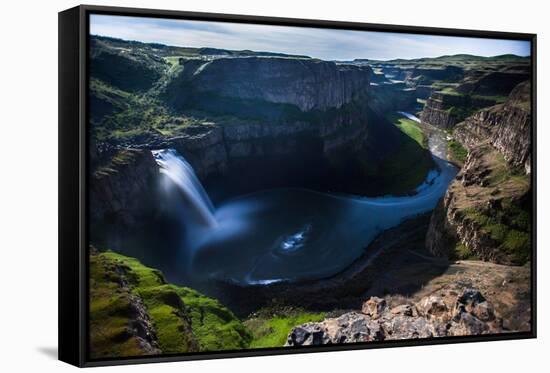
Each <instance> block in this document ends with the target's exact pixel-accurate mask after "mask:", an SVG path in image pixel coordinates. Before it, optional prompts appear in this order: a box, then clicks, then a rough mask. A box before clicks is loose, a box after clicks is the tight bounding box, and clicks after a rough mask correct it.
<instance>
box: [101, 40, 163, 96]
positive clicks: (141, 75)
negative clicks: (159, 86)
mask: <svg viewBox="0 0 550 373" xmlns="http://www.w3.org/2000/svg"><path fill="white" fill-rule="evenodd" d="M111 40H114V39H111V38H102V37H97V36H95V37H93V38H91V39H90V74H91V75H92V76H93V77H94V78H97V79H101V80H103V81H105V82H107V83H109V84H112V85H113V86H115V87H117V88H120V89H122V90H125V91H143V90H147V89H149V88H151V87H152V86H153V84H154V83H155V82H156V81H157V80H158V79H160V77H161V76H162V75H163V74H164V72H165V70H166V69H167V68H168V66H167V63H166V62H165V61H164V60H163V59H162V58H161V57H160V56H158V55H156V54H154V53H147V52H144V51H143V50H138V49H135V50H133V49H131V48H116V47H114V46H113V45H111V43H110V41H111Z"/></svg>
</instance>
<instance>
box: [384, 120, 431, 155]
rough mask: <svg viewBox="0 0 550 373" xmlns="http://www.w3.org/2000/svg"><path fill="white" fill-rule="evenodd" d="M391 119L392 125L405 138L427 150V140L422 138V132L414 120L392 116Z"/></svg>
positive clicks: (424, 137)
mask: <svg viewBox="0 0 550 373" xmlns="http://www.w3.org/2000/svg"><path fill="white" fill-rule="evenodd" d="M391 119H392V122H393V124H395V125H396V126H397V127H398V128H399V129H400V130H401V131H403V132H404V133H405V134H406V135H407V136H409V137H410V138H412V139H413V140H414V141H416V142H417V143H418V145H420V146H422V147H423V148H427V145H428V138H427V137H426V136H424V132H423V131H422V129H421V128H420V127H419V126H418V124H417V123H416V122H415V121H414V120H411V119H408V118H405V117H398V116H394V117H392V118H391Z"/></svg>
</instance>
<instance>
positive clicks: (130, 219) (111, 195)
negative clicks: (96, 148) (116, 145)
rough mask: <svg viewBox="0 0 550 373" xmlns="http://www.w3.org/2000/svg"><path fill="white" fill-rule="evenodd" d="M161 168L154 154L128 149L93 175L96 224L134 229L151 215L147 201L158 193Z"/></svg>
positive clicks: (93, 205)
mask: <svg viewBox="0 0 550 373" xmlns="http://www.w3.org/2000/svg"><path fill="white" fill-rule="evenodd" d="M157 175H158V167H157V164H156V163H155V160H154V158H153V156H152V154H151V152H150V151H147V150H139V149H125V150H120V151H119V152H118V153H116V154H115V155H114V156H113V157H112V158H111V160H110V161H109V163H108V164H105V165H103V166H101V167H98V168H96V170H95V172H94V173H93V174H92V175H91V177H92V178H93V182H91V183H90V206H92V208H91V209H90V214H91V218H92V221H101V222H104V223H107V224H109V223H114V222H118V223H121V226H132V225H134V223H135V222H136V221H138V220H139V219H137V218H138V217H139V216H140V215H142V214H144V213H146V212H147V211H148V206H147V203H146V200H145V198H144V197H146V196H148V195H150V194H151V192H152V191H153V190H154V187H153V186H154V181H155V179H156V176H157Z"/></svg>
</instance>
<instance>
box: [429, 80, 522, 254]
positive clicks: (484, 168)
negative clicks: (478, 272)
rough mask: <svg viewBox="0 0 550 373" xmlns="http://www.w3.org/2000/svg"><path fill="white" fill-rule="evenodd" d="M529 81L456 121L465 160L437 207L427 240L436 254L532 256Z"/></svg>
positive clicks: (458, 137)
mask: <svg viewBox="0 0 550 373" xmlns="http://www.w3.org/2000/svg"><path fill="white" fill-rule="evenodd" d="M529 92H530V86H529V84H528V83H522V84H519V85H518V86H517V87H516V88H515V89H514V91H513V93H512V94H511V95H510V97H509V99H508V101H507V102H506V103H504V104H501V105H496V106H493V107H490V108H488V109H484V110H481V111H479V112H477V113H475V114H474V115H472V116H471V117H469V118H467V119H466V120H465V121H464V122H463V123H460V124H459V125H457V126H456V127H455V131H454V136H455V137H456V139H457V140H458V141H459V142H460V143H462V144H463V145H464V146H465V147H466V148H467V149H468V156H467V158H466V161H465V163H464V165H463V167H462V169H461V170H460V172H459V173H458V174H457V176H456V180H455V181H454V182H453V183H451V185H449V188H448V190H447V192H446V194H445V197H444V198H443V201H442V202H441V203H440V205H439V206H438V207H437V208H436V210H435V211H434V213H433V215H432V217H431V222H430V228H429V229H428V233H427V236H426V246H427V248H428V249H429V250H430V251H431V252H432V254H434V255H438V256H451V257H456V256H457V255H458V257H459V258H460V257H476V258H479V259H482V260H487V261H492V262H495V263H503V264H524V263H525V262H526V261H528V260H529V259H530V245H531V241H530V229H531V228H530V219H531V216H530V214H531V205H530V190H531V187H530V178H529V174H530V172H531V164H530V162H531V115H530V98H529Z"/></svg>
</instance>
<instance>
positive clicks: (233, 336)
mask: <svg viewBox="0 0 550 373" xmlns="http://www.w3.org/2000/svg"><path fill="white" fill-rule="evenodd" d="M100 263H101V265H98V264H100ZM116 268H123V269H124V277H125V278H126V279H127V281H128V284H129V287H130V289H131V293H132V294H134V295H136V296H139V297H141V299H142V300H143V302H144V304H145V306H146V308H147V311H148V313H149V316H150V318H151V320H152V322H153V324H154V326H155V329H156V332H157V337H158V342H159V346H160V348H161V350H162V352H163V353H182V352H189V351H194V350H197V347H198V350H201V351H206V350H208V351H213V350H223V349H240V348H245V347H246V346H247V345H248V343H249V340H250V336H249V335H248V333H247V331H246V330H245V328H244V326H243V325H242V324H241V323H240V321H239V320H238V319H237V318H236V317H235V316H234V315H233V314H232V313H231V311H229V310H228V309H227V308H226V307H224V306H223V305H221V304H220V303H219V302H217V301H216V300H214V299H211V298H208V297H205V296H203V295H202V294H200V293H198V292H196V291H194V290H191V289H188V288H185V287H178V286H174V285H171V284H167V283H165V281H164V278H163V276H162V273H161V272H159V271H158V270H155V269H151V268H148V267H146V266H144V265H142V264H141V263H140V262H139V261H137V260H136V259H133V258H129V257H126V256H123V255H120V254H117V253H114V252H105V253H101V254H98V255H92V257H91V281H92V284H94V285H93V286H92V293H91V305H90V307H91V319H92V321H95V324H94V323H93V322H92V325H98V326H99V327H100V328H101V329H107V330H108V331H110V330H111V329H114V328H117V327H118V328H123V327H125V325H127V324H128V320H129V318H128V317H127V314H125V313H124V312H123V311H124V309H122V310H121V308H120V306H119V299H118V298H119V296H118V295H117V294H118V292H119V291H120V289H117V286H118V284H117V282H116V281H114V282H112V281H111V282H112V283H110V282H109V278H110V277H113V276H116V275H115V269H116ZM94 288H95V289H97V291H94ZM109 315H117V317H114V318H112V317H110V316H109ZM108 316H109V317H108ZM112 323H115V324H113V325H111V324H112ZM191 330H192V332H190V331H191ZM109 333H110V334H112V332H109ZM111 337H113V336H112V335H110V336H107V337H105V338H99V336H98V339H96V341H97V343H96V345H97V346H99V349H100V350H101V351H115V350H116V349H120V346H119V345H120V343H119V342H118V341H117V340H116V339H113V338H111ZM92 338H93V337H92ZM197 343H198V346H197ZM137 352H139V350H138V351H137ZM118 353H119V355H116V356H130V355H136V350H135V349H131V348H129V347H128V348H127V347H123V349H122V350H121V351H119V352H118ZM120 354H122V355H120Z"/></svg>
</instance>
